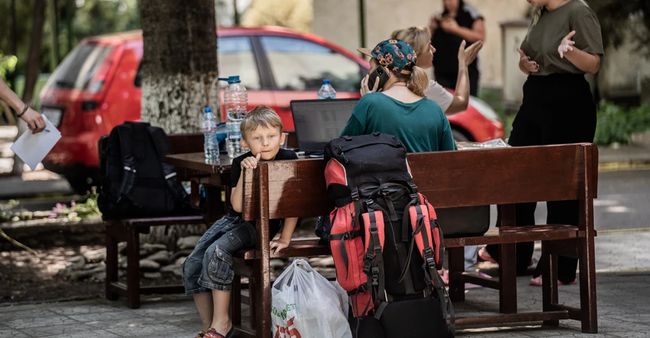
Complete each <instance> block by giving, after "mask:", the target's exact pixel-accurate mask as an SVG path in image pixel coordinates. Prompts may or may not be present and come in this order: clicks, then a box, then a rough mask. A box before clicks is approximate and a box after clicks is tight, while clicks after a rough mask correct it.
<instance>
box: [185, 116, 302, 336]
mask: <svg viewBox="0 0 650 338" xmlns="http://www.w3.org/2000/svg"><path fill="white" fill-rule="evenodd" d="M241 132H242V135H243V142H244V143H245V145H246V146H247V147H248V148H249V149H250V150H251V151H250V152H248V153H246V154H243V155H241V156H239V157H237V158H235V159H233V161H232V166H231V174H230V186H231V187H232V193H231V196H230V204H231V207H232V208H230V209H229V211H228V213H227V214H226V215H225V216H223V217H222V218H221V219H219V220H218V221H216V222H215V223H214V224H213V225H212V226H211V227H210V228H209V229H208V230H207V231H206V232H205V234H203V236H202V237H201V239H200V240H199V241H198V243H197V244H196V247H195V248H194V251H192V253H191V254H190V255H189V256H188V257H187V259H186V260H185V263H183V283H184V284H185V291H186V293H187V294H188V295H192V296H193V297H194V303H195V304H196V308H197V309H198V311H199V316H200V317H201V321H202V323H203V331H201V333H199V334H198V335H197V337H205V338H230V337H233V335H234V330H233V327H232V322H231V320H230V313H229V311H228V310H229V307H230V290H231V286H232V280H233V277H234V271H233V268H232V255H233V254H234V253H236V252H238V251H240V250H242V249H246V248H251V247H253V246H254V245H255V238H256V236H257V234H256V230H255V225H254V224H251V223H249V222H244V221H243V220H242V218H241V210H242V204H243V196H242V176H243V174H242V171H243V170H245V169H247V168H256V167H257V163H258V162H259V161H272V160H290V159H296V158H298V157H297V156H296V154H295V153H294V152H293V151H290V150H286V149H281V148H280V145H282V144H283V143H284V138H285V135H284V134H283V133H282V122H281V120H280V117H279V116H278V114H277V113H276V112H275V111H273V110H272V109H271V108H269V107H265V106H258V107H256V108H255V109H253V110H252V111H251V112H250V113H248V114H247V115H246V117H245V118H244V120H243V121H242V122H241ZM297 222H298V219H297V218H287V219H285V220H284V225H283V226H282V233H281V234H280V238H279V239H278V240H274V241H271V245H270V247H271V250H272V251H274V252H279V251H281V250H283V249H285V248H286V247H287V246H289V242H290V241H291V236H292V235H293V231H294V229H295V228H296V223H297ZM281 223H282V221H281V220H271V222H270V224H269V225H270V229H269V233H270V236H271V238H273V237H274V236H275V234H276V233H277V232H278V231H279V230H280V227H281Z"/></svg>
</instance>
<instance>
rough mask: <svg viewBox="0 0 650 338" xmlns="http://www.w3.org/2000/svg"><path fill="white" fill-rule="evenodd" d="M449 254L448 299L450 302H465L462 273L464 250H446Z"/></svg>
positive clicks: (463, 269)
mask: <svg viewBox="0 0 650 338" xmlns="http://www.w3.org/2000/svg"><path fill="white" fill-rule="evenodd" d="M447 250H448V252H449V297H450V298H451V301H452V302H464V301H465V281H464V280H463V278H462V273H463V271H465V250H464V248H463V247H460V248H448V249H447Z"/></svg>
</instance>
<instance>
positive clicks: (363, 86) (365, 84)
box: [359, 74, 379, 96]
mask: <svg viewBox="0 0 650 338" xmlns="http://www.w3.org/2000/svg"><path fill="white" fill-rule="evenodd" d="M369 78H370V74H368V75H366V76H364V77H363V79H361V88H359V93H361V96H365V95H366V94H368V93H374V92H376V91H377V90H378V89H379V88H378V87H379V76H377V78H376V79H375V83H374V85H373V86H372V90H371V89H370V88H368V79H369Z"/></svg>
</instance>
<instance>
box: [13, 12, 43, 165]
mask: <svg viewBox="0 0 650 338" xmlns="http://www.w3.org/2000/svg"><path fill="white" fill-rule="evenodd" d="M32 13H33V15H34V19H33V25H32V33H31V36H30V40H31V41H30V43H29V51H28V52H27V70H26V72H25V86H24V89H23V97H22V99H23V102H25V103H27V104H30V102H31V101H32V98H33V97H34V87H36V80H38V75H39V73H40V72H41V67H40V56H41V44H42V43H41V42H42V40H43V23H44V22H45V1H44V0H35V1H34V9H33V12H32ZM17 126H18V136H20V135H21V134H22V133H24V132H25V131H26V130H27V125H26V124H25V122H23V121H22V120H21V119H18V123H17ZM18 136H17V137H18ZM22 172H23V161H22V160H20V158H18V156H15V155H14V165H13V168H12V170H11V173H12V174H13V175H20V174H22Z"/></svg>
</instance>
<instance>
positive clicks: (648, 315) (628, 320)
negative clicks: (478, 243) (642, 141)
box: [0, 229, 650, 337]
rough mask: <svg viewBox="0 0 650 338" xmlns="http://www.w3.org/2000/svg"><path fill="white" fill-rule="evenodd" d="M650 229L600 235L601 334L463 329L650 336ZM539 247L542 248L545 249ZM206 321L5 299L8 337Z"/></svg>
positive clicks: (179, 303) (168, 333) (169, 310)
mask: <svg viewBox="0 0 650 338" xmlns="http://www.w3.org/2000/svg"><path fill="white" fill-rule="evenodd" d="M647 243H650V229H646V230H617V231H601V232H599V234H598V237H597V238H596V268H597V295H598V320H599V328H600V330H599V333H598V334H595V335H591V334H590V335H587V334H582V333H581V332H580V324H579V323H578V322H577V321H568V320H565V321H561V322H560V326H559V327H558V328H541V327H540V326H539V325H530V326H525V327H514V328H513V327H499V328H496V327H495V328H488V329H473V330H467V331H463V332H459V334H458V335H459V336H472V337H582V336H585V337H648V336H650V302H648V299H650V287H649V286H650V254H649V253H648V250H647V249H646V246H647ZM538 254H539V253H538ZM529 278H530V277H525V276H524V277H519V279H518V285H517V288H518V290H519V298H518V299H519V309H520V311H527V310H528V311H532V310H538V309H540V308H541V304H542V299H541V288H539V287H531V286H529V285H528V280H529ZM560 300H561V302H563V303H565V304H567V305H574V306H577V305H578V304H579V289H578V286H577V285H570V286H561V287H560ZM455 306H456V309H457V313H459V314H465V315H467V314H472V313H479V312H486V311H494V312H496V311H497V309H498V293H497V291H495V290H490V289H485V288H475V289H469V290H468V291H467V301H466V302H465V303H464V304H462V303H457V304H455ZM199 326H200V322H199V319H198V315H197V314H196V310H195V308H194V306H193V303H192V301H191V299H189V298H187V297H184V296H166V297H155V296H149V297H145V298H144V302H143V305H142V307H141V308H140V309H136V310H132V309H129V308H127V307H126V306H125V305H124V302H123V301H122V300H119V301H116V302H111V301H107V300H105V299H90V300H84V301H71V302H60V303H45V304H24V305H4V306H0V337H43V336H48V337H50V336H51V337H193V335H194V334H196V332H197V331H198V328H199Z"/></svg>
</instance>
